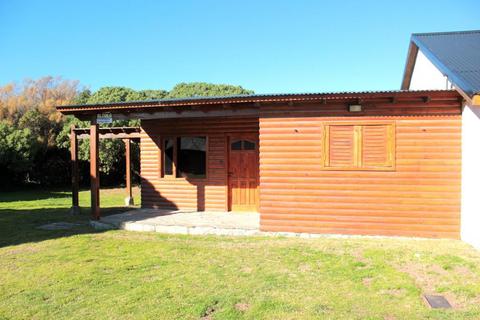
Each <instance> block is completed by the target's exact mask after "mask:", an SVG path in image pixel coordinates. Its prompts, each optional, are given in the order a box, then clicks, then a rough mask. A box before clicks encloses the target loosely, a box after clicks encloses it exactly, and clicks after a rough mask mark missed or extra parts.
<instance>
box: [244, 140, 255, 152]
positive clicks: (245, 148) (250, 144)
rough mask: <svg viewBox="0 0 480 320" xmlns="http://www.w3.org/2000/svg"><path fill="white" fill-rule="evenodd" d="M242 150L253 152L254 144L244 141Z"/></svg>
mask: <svg viewBox="0 0 480 320" xmlns="http://www.w3.org/2000/svg"><path fill="white" fill-rule="evenodd" d="M243 150H255V142H251V141H247V140H244V141H243Z"/></svg>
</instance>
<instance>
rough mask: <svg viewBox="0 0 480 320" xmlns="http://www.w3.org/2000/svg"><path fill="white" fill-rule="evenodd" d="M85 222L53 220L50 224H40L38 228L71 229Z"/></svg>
mask: <svg viewBox="0 0 480 320" xmlns="http://www.w3.org/2000/svg"><path fill="white" fill-rule="evenodd" d="M82 225H83V224H81V223H72V222H53V223H49V224H44V225H41V226H38V227H37V229H40V230H69V229H73V228H76V227H80V226H82Z"/></svg>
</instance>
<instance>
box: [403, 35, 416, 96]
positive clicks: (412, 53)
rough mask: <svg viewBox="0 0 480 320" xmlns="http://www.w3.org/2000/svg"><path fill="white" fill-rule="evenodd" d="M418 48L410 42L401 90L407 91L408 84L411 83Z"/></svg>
mask: <svg viewBox="0 0 480 320" xmlns="http://www.w3.org/2000/svg"><path fill="white" fill-rule="evenodd" d="M417 55H418V47H417V45H416V44H415V43H413V41H410V46H409V47H408V54H407V62H406V63H405V69H404V70H403V79H402V85H401V89H402V90H409V89H410V83H411V81H412V75H413V69H414V68H415V62H416V61H417Z"/></svg>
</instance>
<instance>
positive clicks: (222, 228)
mask: <svg viewBox="0 0 480 320" xmlns="http://www.w3.org/2000/svg"><path fill="white" fill-rule="evenodd" d="M92 224H93V225H94V226H95V227H97V228H102V227H103V228H109V227H111V228H118V229H124V230H130V231H152V232H153V231H155V232H162V233H175V234H218V235H256V234H260V231H259V226H260V215H259V214H258V213H231V212H208V211H202V212H199V211H184V210H160V209H134V210H130V211H127V212H124V213H120V214H114V215H111V216H106V217H102V218H101V219H100V221H92Z"/></svg>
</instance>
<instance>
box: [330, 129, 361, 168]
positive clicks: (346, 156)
mask: <svg viewBox="0 0 480 320" xmlns="http://www.w3.org/2000/svg"><path fill="white" fill-rule="evenodd" d="M325 134H326V139H325V140H326V141H325V142H326V146H327V148H326V150H325V152H326V153H327V154H326V166H328V167H352V166H354V163H355V158H354V146H355V139H354V126H349V125H346V126H340V125H339V126H337V125H335V126H327V127H326V130H325Z"/></svg>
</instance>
